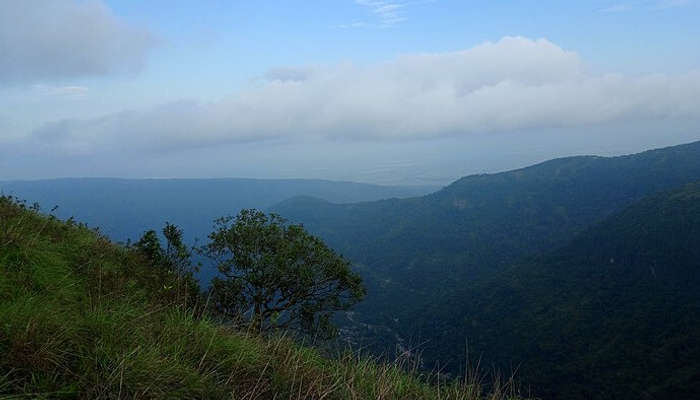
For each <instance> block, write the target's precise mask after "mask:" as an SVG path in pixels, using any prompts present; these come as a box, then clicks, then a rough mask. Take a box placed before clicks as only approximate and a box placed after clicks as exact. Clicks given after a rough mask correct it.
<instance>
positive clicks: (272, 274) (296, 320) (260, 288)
mask: <svg viewBox="0 0 700 400" xmlns="http://www.w3.org/2000/svg"><path fill="white" fill-rule="evenodd" d="M209 239H210V242H209V243H208V244H207V245H206V246H204V249H203V250H204V252H205V253H206V254H207V255H208V256H210V257H211V258H212V259H214V260H215V262H216V265H217V267H218V270H219V272H220V273H221V277H219V278H215V279H214V280H213V282H212V290H213V299H214V302H215V304H216V307H217V308H218V309H219V311H221V312H223V313H224V314H225V315H227V316H229V317H233V318H241V319H242V320H244V321H247V322H250V323H252V325H253V326H254V327H255V328H256V329H259V330H261V331H267V330H270V329H274V328H300V329H302V330H304V331H306V332H310V331H313V332H317V333H319V332H323V333H331V332H333V326H332V324H331V316H332V313H333V312H334V311H339V310H346V309H348V308H349V307H350V306H352V305H353V304H355V303H356V302H358V301H359V300H361V299H362V298H363V297H364V294H365V289H364V287H363V285H362V280H361V278H360V276H359V275H357V274H355V273H354V272H353V271H352V270H351V269H350V263H349V262H348V261H347V260H345V259H344V258H343V257H342V256H340V255H338V254H336V253H335V252H334V251H333V250H332V249H330V248H329V247H328V246H326V244H325V243H323V241H321V240H320V239H318V238H317V237H315V236H313V235H311V234H309V233H308V232H307V231H306V230H305V229H304V228H303V226H301V225H294V224H288V223H287V221H286V220H285V219H283V218H281V217H280V216H278V215H275V214H269V215H267V214H265V213H264V212H261V211H258V210H255V209H245V210H242V211H241V212H240V213H239V214H238V215H237V216H235V217H233V216H227V217H223V218H219V219H217V220H216V221H215V229H214V232H212V233H211V234H210V235H209Z"/></svg>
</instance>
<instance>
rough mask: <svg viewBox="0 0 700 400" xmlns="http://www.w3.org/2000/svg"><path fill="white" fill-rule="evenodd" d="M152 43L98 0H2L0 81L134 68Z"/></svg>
mask: <svg viewBox="0 0 700 400" xmlns="http://www.w3.org/2000/svg"><path fill="white" fill-rule="evenodd" d="M153 44H154V38H153V37H152V35H151V34H150V33H149V32H148V31H146V30H145V29H141V28H139V27H135V26H132V25H130V24H128V23H126V22H124V21H122V20H121V19H119V18H118V17H116V16H115V15H114V14H113V13H112V11H111V10H110V9H109V8H108V7H107V6H106V5H105V4H104V3H103V2H102V1H101V0H86V1H76V0H4V1H2V2H0V54H2V56H0V84H8V83H33V82H43V81H53V80H61V79H70V78H76V77H84V76H94V75H102V74H108V73H113V72H131V71H135V70H137V69H138V68H140V67H141V65H142V64H143V62H144V59H145V57H146V54H147V52H148V50H150V48H151V47H152V46H153Z"/></svg>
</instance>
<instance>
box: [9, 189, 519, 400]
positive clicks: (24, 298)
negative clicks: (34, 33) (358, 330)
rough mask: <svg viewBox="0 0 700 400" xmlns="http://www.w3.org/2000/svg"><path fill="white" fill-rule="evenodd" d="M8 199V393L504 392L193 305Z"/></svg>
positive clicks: (103, 244)
mask: <svg viewBox="0 0 700 400" xmlns="http://www.w3.org/2000/svg"><path fill="white" fill-rule="evenodd" d="M145 265H147V264H146V263H145V262H144V260H143V259H142V258H141V257H140V255H139V254H137V253H135V252H134V251H130V250H127V249H125V248H122V247H119V246H117V245H114V244H112V243H110V242H109V241H107V240H106V239H104V238H103V237H101V236H100V235H98V234H96V233H95V232H93V231H91V230H89V229H87V228H85V227H82V226H80V225H76V224H72V223H67V222H61V221H58V220H56V219H53V218H49V217H46V216H43V215H40V214H38V213H37V212H34V211H32V210H29V209H26V208H24V207H20V206H18V205H17V204H16V203H14V202H12V201H9V200H8V199H5V198H0V354H1V355H2V357H0V398H102V399H109V398H215V399H222V398H234V399H256V398H257V399H267V398H278V399H284V398H295V399H307V398H317V399H320V398H327V399H422V398H425V399H450V398H455V399H478V398H492V399H501V398H506V397H507V396H506V395H504V394H502V392H504V391H505V390H504V389H503V388H499V387H498V386H497V385H496V386H495V387H492V392H495V394H488V395H487V394H483V393H480V392H481V391H482V389H481V387H480V385H479V384H478V382H477V381H476V380H472V382H471V384H465V383H450V384H442V385H441V386H439V387H438V386H436V385H434V384H433V385H430V384H427V383H425V382H424V380H422V379H420V377H418V376H416V375H413V374H410V373H406V372H404V371H403V370H402V369H401V368H400V367H399V366H397V365H387V364H379V363H375V362H373V361H371V360H367V359H364V358H360V357H357V356H354V355H351V354H349V355H347V356H344V357H339V358H337V359H329V358H325V357H323V356H322V355H321V354H320V353H319V352H317V351H315V350H313V349H310V348H305V347H302V346H299V345H297V344H295V343H294V342H293V341H291V340H289V339H285V338H284V337H275V338H262V337H259V336H255V335H251V334H247V333H245V332H240V331H234V330H232V329H230V328H227V327H225V326H224V325H222V324H220V323H218V322H216V321H215V320H214V319H212V318H210V317H208V316H206V315H205V314H204V313H198V312H194V311H193V308H192V307H187V306H186V305H185V304H184V303H185V302H184V301H183V300H182V299H183V298H184V297H185V296H183V295H182V293H179V290H178V289H177V287H178V286H177V277H175V276H172V275H169V274H167V273H164V272H162V271H161V272H159V271H156V270H154V269H153V268H148V267H145Z"/></svg>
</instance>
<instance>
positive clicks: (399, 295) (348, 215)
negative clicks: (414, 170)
mask: <svg viewBox="0 0 700 400" xmlns="http://www.w3.org/2000/svg"><path fill="white" fill-rule="evenodd" d="M698 179H700V142H694V143H690V144H686V145H681V146H675V147H669V148H663V149H658V150H652V151H647V152H644V153H639V154H634V155H628V156H621V157H590V156H587V157H568V158H562V159H557V160H552V161H548V162H545V163H541V164H538V165H534V166H532V167H528V168H523V169H519V170H514V171H508V172H504V173H498V174H487V175H475V176H469V177H465V178H463V179H460V180H458V181H456V182H454V183H453V184H451V185H450V186H448V187H446V188H444V189H443V190H440V191H438V192H436V193H433V194H430V195H426V196H423V197H418V198H411V199H391V200H383V201H377V202H366V203H360V204H347V205H336V204H330V203H327V202H323V201H319V200H313V199H308V198H298V199H292V200H289V201H286V202H283V203H281V204H279V205H277V206H275V207H273V209H274V210H275V211H276V212H279V213H280V214H282V215H283V216H286V217H288V218H290V219H291V220H293V221H298V222H302V223H304V224H305V226H306V227H307V228H309V229H310V230H311V231H313V232H315V233H317V234H319V235H320V236H321V237H323V238H324V239H325V240H326V242H327V243H329V244H330V245H331V246H333V247H334V248H335V249H337V250H339V251H340V252H341V253H342V254H344V255H345V256H347V257H349V258H350V259H351V260H353V261H354V262H355V263H356V264H357V266H358V268H359V269H360V270H361V271H362V273H363V274H364V276H365V280H366V282H367V285H368V292H369V293H368V297H367V300H366V301H365V302H364V303H363V304H362V305H360V306H359V307H358V308H357V313H356V314H355V315H354V316H353V320H354V321H355V322H360V323H361V324H369V326H370V327H371V328H369V331H368V330H367V329H366V328H364V327H366V325H361V324H360V325H359V326H360V327H363V328H361V329H360V328H356V327H357V326H358V325H357V324H354V323H353V324H349V325H348V326H349V327H354V328H353V329H350V328H349V331H348V332H351V333H350V334H352V335H355V336H356V339H358V340H362V339H367V340H366V343H368V344H370V345H374V346H376V347H375V348H376V349H385V350H386V349H392V348H394V346H395V345H396V344H397V342H399V343H400V344H401V343H403V344H404V345H410V344H421V348H422V350H423V354H424V356H425V358H426V362H427V365H435V364H433V362H435V361H438V360H443V361H444V360H445V359H446V358H450V359H454V358H455V357H452V356H453V355H456V358H460V360H457V361H453V362H451V363H448V364H447V366H445V363H444V362H443V363H441V364H440V366H441V367H442V368H446V369H451V370H453V371H459V369H460V365H461V363H462V362H463V361H464V360H463V359H461V355H462V354H464V343H465V337H463V336H462V337H460V336H454V337H452V338H451V339H450V340H441V339H436V338H435V337H430V336H429V335H428V334H427V333H426V332H432V331H435V330H444V331H452V332H462V331H463V329H464V328H465V327H466V326H468V325H469V324H471V321H469V320H468V318H467V315H464V314H462V313H460V310H461V309H463V306H464V304H465V303H466V302H468V301H471V300H468V299H466V298H463V297H460V295H461V294H462V293H464V292H465V291H467V292H468V291H470V290H472V289H473V288H474V290H477V289H476V287H477V286H478V285H479V282H484V281H488V280H489V279H491V278H492V277H493V276H496V275H497V274H499V273H501V272H503V271H504V270H505V269H507V268H508V267H509V266H511V265H512V264H513V263H515V262H517V261H518V260H520V259H521V258H523V257H526V256H532V255H537V254H541V253H543V252H546V251H551V250H554V249H556V248H557V247H559V246H562V245H564V244H566V243H567V242H569V241H570V240H571V239H573V238H574V237H575V236H576V235H577V234H578V233H580V232H582V231H584V230H585V229H586V228H588V227H589V226H591V225H592V224H594V223H597V222H600V221H602V220H603V219H604V218H606V217H607V216H609V215H611V214H612V213H614V212H616V211H619V210H621V209H622V208H624V207H626V206H628V205H630V204H632V203H633V202H635V201H637V200H640V199H641V198H643V197H644V196H646V195H649V194H652V193H655V192H658V191H662V190H669V189H672V188H675V187H679V186H681V185H684V184H686V183H689V182H693V181H696V180H698ZM378 338H380V339H378Z"/></svg>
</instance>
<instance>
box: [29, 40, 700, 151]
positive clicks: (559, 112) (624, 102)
mask: <svg viewBox="0 0 700 400" xmlns="http://www.w3.org/2000/svg"><path fill="white" fill-rule="evenodd" d="M699 94H700V72H698V71H695V72H688V73H684V74H678V75H668V74H658V75H644V76H624V75H617V74H609V75H597V74H592V73H590V72H589V71H588V70H587V68H586V65H585V62H584V61H582V60H581V59H580V57H579V56H578V55H577V54H576V53H575V52H571V51H567V50H564V49H562V48H560V47H558V46H557V45H555V44H553V43H551V42H549V41H547V40H544V39H539V40H531V39H527V38H522V37H506V38H503V39H501V40H499V41H498V42H495V43H484V44H482V45H479V46H476V47H473V48H471V49H468V50H464V51H459V52H451V53H437V54H415V55H406V56H403V57H400V58H398V59H395V60H392V61H390V62H386V63H382V64H379V65H370V66H358V65H351V64H344V65H335V66H323V67H289V68H277V69H274V70H271V71H269V72H268V73H266V74H264V75H263V76H262V77H261V78H260V79H258V80H257V81H256V82H255V83H253V84H251V85H250V86H249V87H248V88H246V89H245V90H243V91H241V92H240V93H237V94H235V95H232V96H230V97H229V98H228V99H225V100H222V101H219V102H214V103H197V102H187V101H182V102H176V103H171V104H165V105H162V106H159V107H156V108H153V109H150V110H134V111H126V112H123V113H119V114H114V115H107V116H104V117H103V118H99V119H93V120H64V121H57V122H53V123H49V124H47V125H45V126H43V127H42V128H40V129H38V130H37V131H35V132H34V134H33V139H34V140H36V143H37V144H42V145H44V146H50V147H51V148H52V149H54V150H60V151H63V152H66V153H70V154H89V153H91V152H96V151H99V150H104V149H113V150H114V149H123V148H127V147H128V148H129V149H142V150H157V151H167V150H171V149H178V148H189V147H206V146H214V145H219V144H226V143H238V142H255V141H284V142H303V141H308V140H312V141H319V140H320V141H329V140H330V141H337V140H353V141H354V140H362V141H364V140H369V141H395V140H406V139H421V138H435V137H446V136H460V135H471V134H477V133H478V134H481V133H488V132H506V131H514V130H532V129H547V128H581V127H585V126H591V125H600V124H606V123H621V122H622V123H624V122H626V121H639V120H643V119H668V120H670V121H673V120H687V119H689V118H690V119H692V118H696V117H697V116H698V115H700V95H699Z"/></svg>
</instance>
